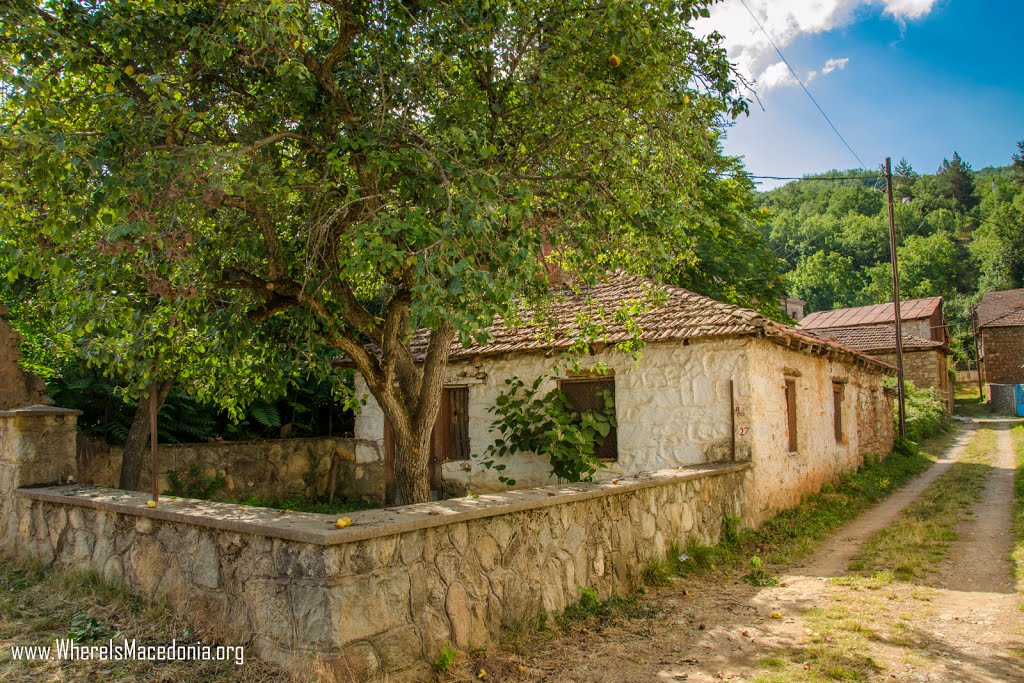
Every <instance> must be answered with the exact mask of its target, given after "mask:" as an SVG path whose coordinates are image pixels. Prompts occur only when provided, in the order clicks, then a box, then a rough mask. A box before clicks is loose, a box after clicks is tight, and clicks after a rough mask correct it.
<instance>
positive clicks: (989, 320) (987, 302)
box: [978, 289, 1024, 327]
mask: <svg viewBox="0 0 1024 683" xmlns="http://www.w3.org/2000/svg"><path fill="white" fill-rule="evenodd" d="M1018 325H1024V289H1008V290H1005V291H1002V292H988V293H987V294H985V295H984V296H982V297H981V301H979V302H978V327H1016V326H1018Z"/></svg>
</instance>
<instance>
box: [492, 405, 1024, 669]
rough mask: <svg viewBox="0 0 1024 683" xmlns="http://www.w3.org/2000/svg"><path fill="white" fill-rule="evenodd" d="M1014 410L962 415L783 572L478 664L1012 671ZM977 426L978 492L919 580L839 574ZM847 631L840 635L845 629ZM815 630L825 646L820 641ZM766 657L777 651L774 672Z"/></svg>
mask: <svg viewBox="0 0 1024 683" xmlns="http://www.w3.org/2000/svg"><path fill="white" fill-rule="evenodd" d="M1013 424H1016V422H1012V421H984V420H977V421H975V420H965V421H963V422H962V423H961V429H962V433H961V434H960V435H959V437H958V438H957V439H956V441H955V442H954V443H953V445H952V446H951V447H950V448H949V449H948V450H947V451H946V454H945V455H944V457H942V458H941V459H940V460H939V461H938V462H936V463H935V465H933V466H932V467H931V468H930V469H929V470H927V471H926V472H925V473H923V474H922V475H920V476H919V477H917V478H916V479H914V480H913V481H911V482H910V483H909V484H908V485H907V486H905V487H904V488H903V489H902V490H900V491H898V492H897V493H895V494H893V495H892V496H891V497H889V498H888V499H886V500H885V501H883V502H882V503H880V504H879V505H877V506H875V507H874V508H872V509H870V510H869V511H868V512H866V513H865V514H863V515H861V516H860V517H858V518H857V519H856V520H854V521H853V522H852V523H850V524H848V525H847V526H845V527H843V528H842V529H840V530H839V531H838V532H837V533H836V534H834V535H833V536H832V537H831V538H829V539H827V540H826V541H824V542H823V543H822V544H821V545H820V546H819V548H818V550H817V551H816V552H815V553H814V554H813V555H811V556H810V557H808V558H807V559H806V560H805V561H803V562H801V563H800V564H799V565H797V566H792V567H790V568H788V569H787V570H786V571H784V572H783V575H782V576H781V577H780V578H781V581H782V585H781V586H777V587H769V588H757V587H753V586H750V585H747V584H745V583H743V582H741V581H739V580H730V581H722V580H721V579H707V580H698V581H694V580H692V579H687V580H686V581H685V583H684V584H682V585H685V592H684V590H683V588H682V587H680V588H679V589H667V590H663V591H659V592H658V593H656V594H655V595H654V596H653V597H652V603H653V607H654V609H655V611H656V614H657V616H656V617H655V618H652V619H628V620H623V621H622V622H621V623H616V624H613V625H612V626H610V627H607V628H605V629H602V630H601V631H600V632H596V633H591V632H590V631H588V630H587V629H586V628H581V629H578V631H574V632H572V633H569V634H566V635H561V636H558V637H557V638H554V639H551V640H549V641H546V642H533V643H532V644H531V646H530V648H529V649H528V650H526V651H521V652H520V653H519V654H518V655H514V656H509V657H506V658H504V659H502V658H500V657H499V658H498V660H497V661H494V662H491V665H492V667H494V669H495V670H494V671H493V672H492V673H493V674H494V675H492V676H490V678H491V680H501V681H560V682H561V681H564V682H566V683H569V682H574V681H579V682H581V683H582V682H583V681H587V682H590V681H593V682H608V683H613V682H614V683H623V682H627V681H630V682H631V681H720V680H744V681H755V680H756V681H783V680H784V681H789V680H795V679H800V678H804V677H803V676H801V675H799V668H800V667H799V666H797V673H796V674H794V673H793V661H794V658H799V657H801V656H802V655H803V654H804V653H805V652H806V653H808V656H809V657H810V656H822V657H825V658H826V659H827V658H828V657H830V656H834V657H835V662H834V666H835V671H836V674H835V677H837V678H840V677H841V675H840V674H842V673H843V672H846V671H849V670H857V671H859V672H860V673H861V677H860V678H858V680H862V679H865V678H866V679H867V680H887V681H888V680H906V681H986V682H987V681H1013V680H1021V681H1024V658H1022V654H1024V639H1022V637H1021V634H1022V628H1024V621H1022V618H1021V616H1022V613H1021V612H1020V611H1019V610H1018V609H1017V604H1018V596H1017V595H1016V593H1015V589H1014V583H1013V578H1012V567H1011V565H1010V561H1009V552H1010V547H1011V542H1012V536H1011V516H1010V514H1011V504H1012V497H1013V464H1014V459H1013V452H1012V447H1011V442H1010V434H1009V429H1010V427H1012V426H1013ZM977 429H992V430H994V431H996V433H997V441H996V443H997V448H996V450H997V452H996V453H995V454H993V459H992V462H993V466H992V467H991V472H990V473H989V474H988V475H987V479H986V480H985V485H984V490H983V494H982V498H981V500H980V501H979V502H978V503H977V504H976V505H975V506H974V510H973V511H974V514H973V515H972V516H968V517H966V518H965V519H964V520H963V521H962V522H961V523H960V525H959V527H958V529H957V532H958V534H957V536H958V539H957V540H956V541H955V542H954V543H953V545H951V546H950V547H949V548H948V551H947V552H946V553H945V556H944V559H943V560H942V562H941V564H940V565H939V566H938V570H937V571H935V572H933V573H932V574H931V575H930V578H929V579H928V580H927V581H919V582H906V583H905V582H890V583H889V584H884V585H882V584H880V585H877V586H875V585H871V584H870V580H869V581H868V583H844V581H845V579H843V578H837V577H843V575H844V574H845V573H846V570H847V566H848V565H849V563H850V560H851V559H852V558H853V557H854V556H855V555H856V554H857V553H858V552H859V550H860V549H861V548H862V547H863V546H864V544H865V543H867V542H868V541H869V540H870V539H871V538H872V537H873V536H875V534H877V533H878V532H879V531H881V530H882V529H885V528H886V527H887V526H888V525H890V524H891V523H893V521H894V520H896V519H897V518H898V517H899V515H900V513H901V512H902V511H903V510H904V509H905V508H906V507H907V506H908V505H910V504H911V503H913V502H914V500H916V499H917V498H918V497H919V496H920V495H921V494H922V492H924V491H925V490H927V489H928V487H929V486H930V485H931V484H933V483H934V482H935V480H936V479H938V478H939V477H940V476H941V475H942V474H943V473H944V472H946V471H947V470H948V469H949V467H950V466H951V465H952V464H953V463H954V462H956V461H957V460H958V459H959V458H960V457H961V455H962V454H963V452H964V450H965V448H966V447H967V445H968V443H969V442H970V440H971V438H972V436H973V435H974V433H975V431H976V430H977ZM822 629H834V630H835V633H834V634H832V633H830V636H829V638H831V640H829V639H822V638H821V634H820V633H819V631H821V630H822ZM844 629H845V630H844ZM846 631H848V632H849V634H847V633H846ZM846 635H851V637H850V638H846V640H845V641H844V640H843V638H844V637H845V636H846ZM852 636H856V638H853V637H852ZM823 640H824V642H825V651H826V652H827V651H828V648H829V647H834V649H835V650H836V653H835V654H834V655H833V654H831V653H826V654H824V655H822V650H821V643H822V641H823ZM844 647H845V650H844ZM815 648H818V649H815ZM780 653H784V654H780ZM773 658H774V659H775V660H786V661H785V662H784V666H783V665H780V666H779V667H778V668H776V669H775V671H774V672H773V669H772V666H771V662H772V660H773ZM796 661H798V662H799V659H797V660H796ZM829 664H830V663H829V662H826V669H827V668H828V665H829ZM787 667H788V668H787ZM818 668H819V670H820V668H821V666H820V662H819V667H818ZM865 672H866V673H865ZM806 679H807V680H819V678H818V677H816V676H811V675H808V676H807V677H806Z"/></svg>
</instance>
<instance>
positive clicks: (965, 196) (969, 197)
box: [936, 152, 978, 209]
mask: <svg viewBox="0 0 1024 683" xmlns="http://www.w3.org/2000/svg"><path fill="white" fill-rule="evenodd" d="M936 175H937V179H938V181H939V191H940V192H941V193H942V194H943V196H945V197H948V198H949V199H952V200H954V201H956V202H957V203H958V204H960V206H962V207H964V208H965V209H973V208H974V207H975V206H977V204H978V198H977V197H975V196H974V172H973V171H972V170H971V165H970V164H968V163H967V162H966V161H964V160H963V159H961V158H960V155H959V154H957V153H956V152H953V159H952V160H950V159H943V160H942V165H941V166H939V170H938V173H937V174H936Z"/></svg>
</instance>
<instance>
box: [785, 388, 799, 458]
mask: <svg viewBox="0 0 1024 683" xmlns="http://www.w3.org/2000/svg"><path fill="white" fill-rule="evenodd" d="M785 395H786V433H787V436H788V445H789V452H790V453H797V452H799V449H800V433H799V429H798V423H797V405H796V400H797V391H796V378H794V377H787V378H786V389H785Z"/></svg>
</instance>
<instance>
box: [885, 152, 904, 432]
mask: <svg viewBox="0 0 1024 683" xmlns="http://www.w3.org/2000/svg"><path fill="white" fill-rule="evenodd" d="M885 187H886V193H887V194H888V195H889V252H890V253H891V254H892V305H893V312H894V314H895V316H896V391H897V400H898V401H899V432H900V437H901V438H906V436H907V406H906V395H905V394H904V389H903V318H902V316H901V315H900V269H899V265H898V264H897V262H896V213H895V209H894V208H893V201H892V159H891V158H890V157H886V158H885Z"/></svg>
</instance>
